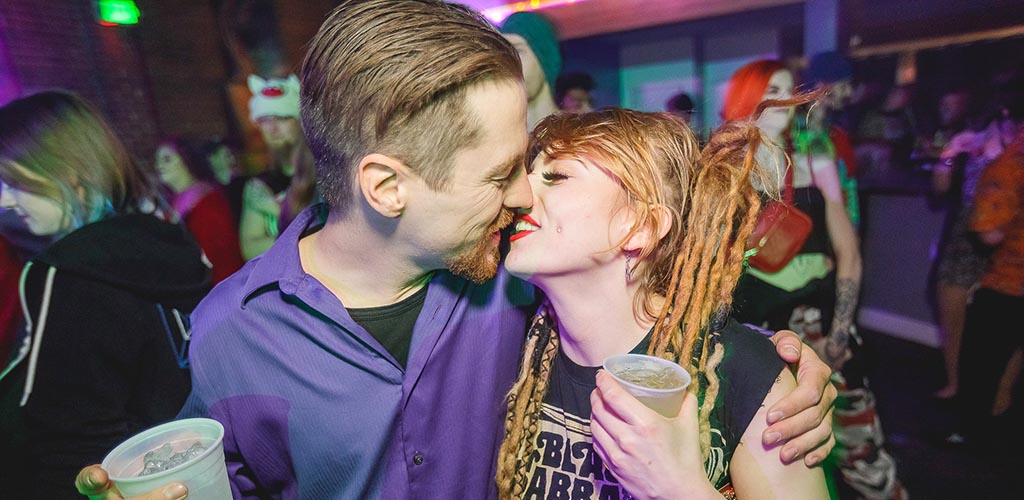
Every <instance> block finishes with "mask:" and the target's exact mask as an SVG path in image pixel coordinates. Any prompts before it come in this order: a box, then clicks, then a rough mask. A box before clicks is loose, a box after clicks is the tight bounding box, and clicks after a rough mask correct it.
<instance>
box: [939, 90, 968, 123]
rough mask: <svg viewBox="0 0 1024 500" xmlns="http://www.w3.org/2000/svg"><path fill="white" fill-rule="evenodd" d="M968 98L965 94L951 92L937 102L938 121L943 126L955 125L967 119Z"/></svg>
mask: <svg viewBox="0 0 1024 500" xmlns="http://www.w3.org/2000/svg"><path fill="white" fill-rule="evenodd" d="M967 104H968V96H967V93H965V92H952V93H949V94H946V95H944V96H942V99H940V100H939V121H940V122H941V123H942V125H943V126H947V127H948V126H950V125H955V124H957V123H958V122H961V121H963V119H964V118H966V117H967Z"/></svg>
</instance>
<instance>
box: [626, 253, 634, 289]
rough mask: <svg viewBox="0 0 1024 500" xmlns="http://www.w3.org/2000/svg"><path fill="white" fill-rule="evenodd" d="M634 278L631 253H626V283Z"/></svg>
mask: <svg viewBox="0 0 1024 500" xmlns="http://www.w3.org/2000/svg"><path fill="white" fill-rule="evenodd" d="M632 280H633V260H632V259H630V258H629V254H628V253H627V254H626V283H629V282H630V281H632Z"/></svg>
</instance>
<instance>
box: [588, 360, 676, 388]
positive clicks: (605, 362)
mask: <svg viewBox="0 0 1024 500" xmlns="http://www.w3.org/2000/svg"><path fill="white" fill-rule="evenodd" d="M626 356H629V357H640V358H647V359H656V360H658V362H659V364H664V363H668V364H672V365H675V366H678V367H679V369H680V370H682V372H683V373H684V374H685V375H684V376H685V377H686V383H685V384H683V386H682V387H674V388H672V389H655V388H653V387H647V386H645V385H640V384H634V383H633V382H630V381H628V380H623V379H622V378H620V377H619V376H618V375H616V374H615V372H614V371H613V370H609V369H608V360H610V359H614V358H618V357H626ZM601 367H602V368H604V371H606V372H608V374H609V375H611V376H613V377H615V380H616V381H617V382H618V383H620V384H623V385H628V386H630V387H636V388H638V389H641V390H644V391H647V392H652V393H654V394H671V393H673V392H679V391H682V390H686V389H687V388H689V387H690V384H691V383H692V382H693V377H691V376H690V373H689V372H687V371H686V369H685V368H683V367H682V365H679V364H678V363H672V362H671V361H669V360H667V359H662V358H659V357H657V356H649V355H647V354H632V353H627V354H616V355H614V356H608V357H607V358H605V360H604V363H602V365H601Z"/></svg>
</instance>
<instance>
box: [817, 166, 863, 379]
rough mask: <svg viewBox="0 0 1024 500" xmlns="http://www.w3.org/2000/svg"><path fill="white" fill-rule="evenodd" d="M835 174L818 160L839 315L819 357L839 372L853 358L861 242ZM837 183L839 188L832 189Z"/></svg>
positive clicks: (837, 314) (834, 317) (834, 318)
mask: <svg viewBox="0 0 1024 500" xmlns="http://www.w3.org/2000/svg"><path fill="white" fill-rule="evenodd" d="M834 170H835V166H834V163H831V162H819V161H817V160H815V163H814V176H815V182H817V184H818V188H819V190H821V192H822V194H823V195H824V196H825V222H826V225H827V226H828V236H829V239H830V240H831V242H832V248H833V249H834V250H835V254H836V304H835V315H834V316H833V318H832V325H831V329H830V330H829V335H828V338H827V340H826V342H825V346H824V347H825V349H823V350H819V355H820V356H821V357H822V360H824V361H825V362H826V363H828V364H829V365H830V366H831V367H832V368H833V369H838V368H839V367H840V366H842V364H843V363H844V362H845V361H846V360H847V359H849V358H850V351H849V349H848V346H849V339H850V333H851V330H852V329H853V325H854V319H855V315H856V311H857V301H858V298H859V296H860V278H861V257H860V241H859V239H858V238H857V232H856V230H855V229H854V228H853V223H852V222H850V217H849V215H848V214H847V211H846V206H845V204H844V203H843V197H842V194H840V193H841V191H839V190H838V189H837V187H838V176H837V175H836V174H835V173H834V172H833V171H834ZM833 182H835V183H836V186H832V185H831V184H832V183H833ZM822 351H824V352H822Z"/></svg>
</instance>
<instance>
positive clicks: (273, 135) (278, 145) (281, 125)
mask: <svg viewBox="0 0 1024 500" xmlns="http://www.w3.org/2000/svg"><path fill="white" fill-rule="evenodd" d="M256 125H257V126H259V128H260V133H261V134H263V141H264V142H266V143H267V146H268V147H270V149H274V150H278V149H284V148H286V147H290V146H293V145H295V144H296V143H298V142H299V137H300V136H301V134H302V127H301V126H300V125H299V120H297V119H295V118H292V117H290V116H261V117H259V118H257V119H256Z"/></svg>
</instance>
